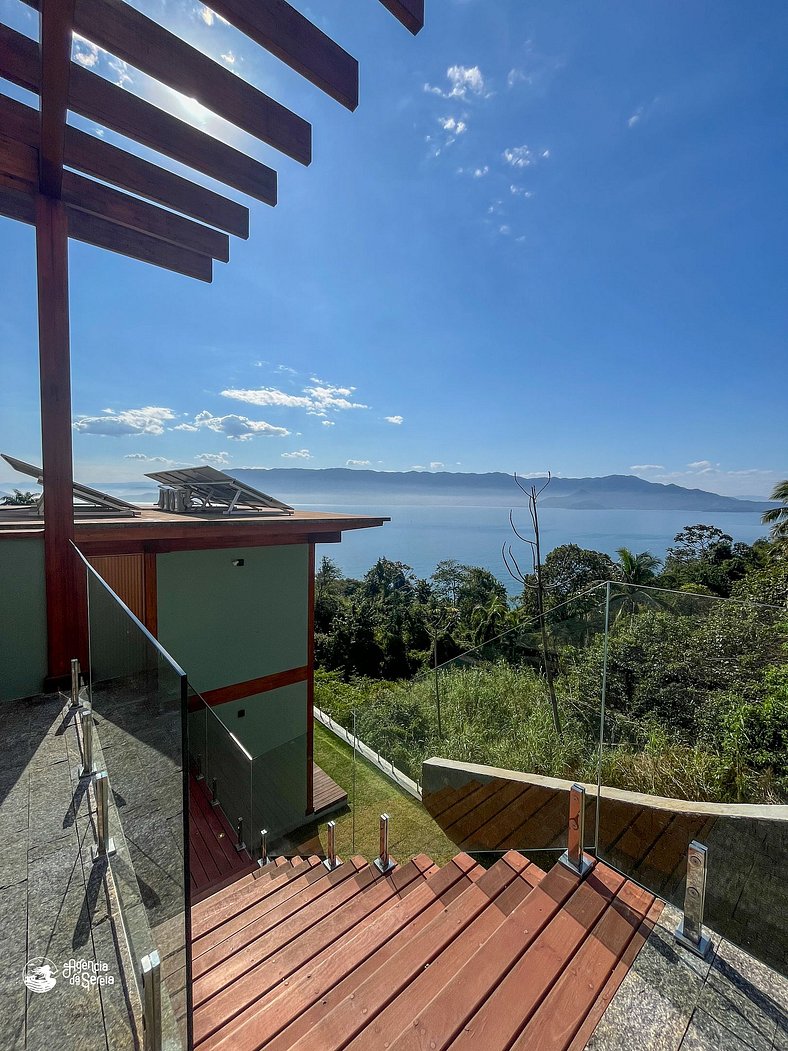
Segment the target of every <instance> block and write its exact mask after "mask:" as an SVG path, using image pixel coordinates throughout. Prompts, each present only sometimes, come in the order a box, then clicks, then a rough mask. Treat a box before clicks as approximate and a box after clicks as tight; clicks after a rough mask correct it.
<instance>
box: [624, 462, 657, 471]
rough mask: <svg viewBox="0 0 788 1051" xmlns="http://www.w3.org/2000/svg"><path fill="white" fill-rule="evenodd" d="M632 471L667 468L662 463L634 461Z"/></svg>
mask: <svg viewBox="0 0 788 1051" xmlns="http://www.w3.org/2000/svg"><path fill="white" fill-rule="evenodd" d="M629 469H630V471H635V472H637V471H664V470H665V468H664V466H663V465H662V464H661V463H633V464H632V466H631V467H630V468H629Z"/></svg>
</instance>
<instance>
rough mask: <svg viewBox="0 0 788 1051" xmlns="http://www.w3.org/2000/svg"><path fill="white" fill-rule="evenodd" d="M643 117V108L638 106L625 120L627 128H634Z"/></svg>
mask: <svg viewBox="0 0 788 1051" xmlns="http://www.w3.org/2000/svg"><path fill="white" fill-rule="evenodd" d="M642 116H643V107H642V106H640V107H639V108H638V109H637V110H635V112H634V113H633V114H632V116H631V117H630V118H629V119H628V120H627V127H628V128H634V127H635V125H636V124H638V123H640V118H641V117H642Z"/></svg>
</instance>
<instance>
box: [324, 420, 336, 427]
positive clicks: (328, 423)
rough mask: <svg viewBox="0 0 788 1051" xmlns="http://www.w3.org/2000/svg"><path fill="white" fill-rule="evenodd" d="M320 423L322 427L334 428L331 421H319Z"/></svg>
mask: <svg viewBox="0 0 788 1051" xmlns="http://www.w3.org/2000/svg"><path fill="white" fill-rule="evenodd" d="M321 423H322V424H323V426H324V427H335V426H336V424H335V423H334V421H333V420H321Z"/></svg>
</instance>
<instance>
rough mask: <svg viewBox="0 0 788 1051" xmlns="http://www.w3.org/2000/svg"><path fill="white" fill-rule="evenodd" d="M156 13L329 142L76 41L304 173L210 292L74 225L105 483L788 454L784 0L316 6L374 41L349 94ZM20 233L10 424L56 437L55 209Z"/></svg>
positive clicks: (760, 472)
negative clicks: (224, 115)
mask: <svg viewBox="0 0 788 1051" xmlns="http://www.w3.org/2000/svg"><path fill="white" fill-rule="evenodd" d="M137 6H140V7H141V8H142V9H143V10H145V11H146V12H147V13H149V14H151V15H152V16H153V17H156V18H157V19H159V20H160V21H162V22H163V23H165V24H166V25H168V26H170V27H172V28H175V29H177V30H178V31H180V32H182V33H183V34H184V35H186V36H188V38H189V39H190V40H191V41H192V42H193V43H194V44H196V45H197V46H198V47H200V48H201V49H202V50H204V51H206V52H207V53H209V54H211V55H212V56H214V57H216V58H218V59H219V60H220V61H224V62H225V63H227V64H228V65H230V66H231V67H232V68H233V69H235V70H236V71H238V72H239V73H240V74H241V75H243V76H244V77H245V78H246V79H247V80H250V81H251V82H253V83H255V84H257V85H258V86H259V87H261V88H262V89H263V90H265V91H266V92H267V93H268V94H270V95H272V96H274V97H275V98H277V99H279V100H280V101H282V102H284V103H285V104H286V105H288V106H289V107H290V108H291V109H293V110H295V111H296V112H298V113H300V114H301V115H302V116H304V117H305V118H306V119H308V120H310V121H311V122H312V123H313V125H314V160H313V163H312V165H311V166H310V167H309V168H303V167H301V166H300V165H298V164H296V163H295V162H292V161H290V160H289V159H287V158H284V157H280V156H279V155H278V154H276V153H274V151H272V150H270V149H268V148H267V147H265V146H264V145H262V144H260V143H257V142H255V141H254V140H252V139H250V138H249V137H248V136H246V135H245V134H244V133H242V132H240V131H238V130H237V129H234V128H232V127H231V126H230V125H227V124H225V123H224V122H222V121H220V120H218V119H216V118H213V117H208V118H206V115H205V113H204V111H201V110H200V107H198V106H195V105H194V104H193V103H191V102H190V101H189V100H184V99H179V98H177V97H175V96H174V95H172V94H171V93H169V92H161V91H158V90H157V91H154V90H153V88H152V84H151V82H150V81H148V80H147V78H145V77H144V76H143V75H142V74H140V73H139V72H138V71H136V70H134V69H132V68H130V67H124V66H123V64H122V63H119V62H117V61H116V60H114V59H111V57H109V56H106V55H104V54H101V53H98V52H97V51H96V49H95V48H93V47H91V46H90V45H89V44H85V43H82V44H79V45H78V48H77V53H78V57H79V58H80V60H81V61H83V62H84V63H85V64H86V65H88V66H89V67H90V68H93V69H94V70H95V71H97V72H100V73H101V74H102V75H105V76H108V77H111V78H112V79H114V80H116V81H118V82H122V83H124V84H126V85H127V86H129V87H131V88H133V90H135V91H138V92H139V93H141V94H143V95H145V96H146V97H149V98H151V99H153V100H155V101H156V102H157V103H158V104H160V105H163V106H165V107H166V108H168V109H170V110H171V111H172V112H174V113H176V114H177V115H179V116H182V117H183V118H184V119H189V120H191V121H193V122H194V123H196V124H198V126H201V127H204V128H205V129H206V130H208V131H211V132H212V133H214V134H217V135H219V136H220V137H222V138H225V139H226V140H227V141H229V142H231V143H233V144H235V145H240V146H243V147H244V148H245V149H248V150H250V151H251V152H253V153H254V155H256V156H258V157H259V158H260V159H262V160H264V161H266V162H267V163H270V164H272V166H274V167H276V168H277V169H278V171H279V173H280V181H279V199H280V203H279V205H278V206H277V207H276V208H275V209H271V208H268V207H266V206H265V205H262V204H259V203H257V202H251V212H252V234H251V238H250V240H249V241H247V242H242V241H238V240H234V242H233V244H232V247H231V261H230V263H229V265H222V264H216V266H215V276H214V282H213V284H212V285H210V286H209V285H204V284H201V283H198V282H193V281H190V280H189V279H187V278H182V277H179V276H177V275H172V274H168V273H166V272H164V271H162V270H159V269H157V268H154V267H149V266H146V265H144V264H142V263H138V262H135V261H132V260H127V259H123V258H121V257H118V256H114V255H112V254H110V253H106V252H101V251H100V250H99V249H95V248H91V247H87V246H83V245H79V244H72V247H71V262H72V277H71V297H72V318H71V322H72V358H73V404H74V413H75V431H74V456H75V467H76V473H77V476H78V477H79V478H81V479H83V480H85V481H88V482H90V481H112V480H118V481H120V480H129V481H130V480H133V479H137V478H141V476H142V474H143V472H144V471H146V470H156V469H161V467H162V466H164V465H165V464H166V463H178V464H191V463H199V462H210V463H215V464H217V465H222V464H225V465H226V466H227V469H229V470H232V468H233V467H283V466H302V467H332V466H345V465H350V466H367V465H368V466H371V467H373V468H375V469H380V470H407V469H410V468H413V467H420V468H425V469H435V470H441V469H446V470H457V471H487V470H507V471H510V470H518V471H520V472H523V473H528V472H541V471H543V470H546V469H548V468H549V469H551V470H552V471H553V472H554V473H559V474H563V475H572V476H577V475H598V474H608V473H614V472H615V473H627V472H630V471H633V472H634V473H638V474H641V475H642V476H643V477H647V478H651V479H655V480H660V481H676V482H678V483H679V484H683V485H690V486H696V487H700V488H705V489H710V490H714V491H717V492H722V493H728V494H731V495H758V494H766V493H768V491H769V490H770V488H771V486H772V485H773V484H774V481H775V480H777V479H778V478H783V477H785V476H786V474H788V463H786V451H787V450H788V443H786V440H785V430H786V427H785V413H786V404H785V390H786V387H787V386H788V363H787V362H788V354H786V335H787V334H788V302H787V301H786V296H785V287H786V254H785V246H786V244H788V208H786V203H785V200H786V197H785V187H786V185H787V184H788V178H787V172H786V168H787V167H788V166H787V165H786V161H787V160H788V122H787V121H786V101H785V100H786V99H787V98H788V62H786V41H787V40H788V7H786V6H785V5H783V4H779V3H769V4H764V5H759V6H758V15H757V18H755V17H753V15H752V9H751V8H750V6H749V5H746V4H741V3H740V2H735V3H734V2H726V0H721V2H718V3H715V4H714V5H711V4H701V3H691V4H665V3H664V2H642V3H638V4H628V3H624V2H618V3H611V2H598V3H594V4H587V5H581V4H569V3H563V2H556V0H542V2H535V3H528V4H526V3H523V2H522V0H427V8H428V12H427V26H426V27H425V29H424V31H423V32H422V33H421V34H420V35H419V36H418V37H416V38H415V39H414V38H412V37H411V36H410V35H409V34H408V33H407V32H406V31H405V30H403V29H402V28H401V27H400V26H399V25H398V24H397V23H396V22H395V21H394V19H393V18H391V16H390V15H389V14H388V13H387V12H386V11H385V10H384V9H383V7H382V6H381V5H379V4H377V3H375V2H373V0H342V2H341V3H340V4H337V3H336V0H313V2H311V3H310V4H309V5H307V4H305V3H300V2H298V3H296V6H298V7H299V8H300V9H301V10H303V11H304V12H305V13H307V14H308V15H309V16H310V17H311V18H313V19H314V20H315V21H317V22H318V24H320V25H321V27H322V28H324V29H325V30H326V32H328V33H329V34H330V35H332V36H333V37H334V38H335V39H337V40H338V41H339V42H340V43H341V44H342V45H343V46H344V47H346V48H347V50H349V51H350V52H351V53H352V54H354V55H356V56H357V57H358V58H359V60H360V63H361V104H360V106H359V109H358V110H357V111H356V113H355V114H351V113H348V112H347V111H346V110H344V109H343V108H342V107H341V106H339V105H338V104H337V103H335V102H334V101H333V100H331V99H329V98H328V97H326V96H323V95H322V94H321V92H320V91H318V90H317V89H316V88H314V87H312V86H311V85H309V84H307V83H306V82H304V81H302V80H301V78H299V77H298V76H297V75H296V74H294V73H293V72H292V71H290V70H289V69H287V68H286V67H285V66H284V65H283V64H282V63H280V62H278V61H277V60H276V59H274V58H273V57H271V56H267V55H264V54H263V53H262V52H260V51H259V49H257V48H255V47H254V46H253V45H251V44H250V43H249V42H247V41H246V40H245V38H244V37H242V36H241V35H240V34H238V33H237V32H236V31H235V30H233V29H232V28H231V27H229V26H227V25H224V24H222V23H221V21H220V20H218V19H216V18H214V17H212V16H211V14H210V12H209V11H208V9H206V8H204V7H202V5H200V4H197V3H191V2H190V3H186V2H181V3H175V2H168V3H166V4H165V3H162V2H159V0H150V2H147V3H138V4H137ZM0 18H2V20H3V21H5V22H7V23H9V24H11V25H13V26H14V27H15V28H18V29H20V30H22V31H24V32H27V33H28V34H29V35H31V36H34V35H36V25H37V23H36V18H37V16H36V15H35V14H34V13H33V12H31V11H30V10H29V9H27V8H25V7H24V5H22V4H21V3H19V2H18V0H0ZM0 87H2V89H3V90H4V91H6V92H7V93H8V94H12V95H14V96H15V97H17V98H21V99H23V100H25V101H31V99H30V97H29V96H26V95H25V93H23V92H19V91H17V90H15V89H13V88H11V87H10V86H8V85H7V84H6V83H5V82H0ZM70 119H71V120H72V122H73V123H75V124H78V125H80V126H82V127H85V128H87V129H88V130H91V131H94V130H96V129H95V126H94V125H92V124H89V123H87V122H84V121H81V120H80V119H79V118H77V117H75V116H73V115H72V117H71V118H70ZM102 131H103V129H102ZM103 133H104V135H105V137H106V138H107V140H108V141H114V142H117V143H119V144H121V145H124V146H128V143H126V142H124V141H123V140H122V139H120V138H118V137H116V136H114V135H113V134H112V133H110V132H108V131H103ZM138 152H142V153H143V154H144V155H146V156H152V155H151V154H145V153H144V151H138ZM170 166H171V167H173V168H174V169H175V170H181V171H182V170H183V169H180V168H179V167H178V166H177V165H173V164H171V165H170ZM198 181H202V182H205V184H206V185H212V184H211V182H210V180H207V179H202V178H200V177H198ZM0 245H1V246H2V251H0V288H2V301H3V309H2V312H1V313H0V346H2V359H1V360H0V449H2V450H3V451H6V452H10V453H13V454H15V455H18V456H21V457H22V458H26V459H31V460H38V459H39V458H40V438H39V424H38V378H37V362H36V353H37V349H36V347H37V335H36V314H35V271H34V247H35V246H34V238H33V232H32V230H31V229H30V228H28V227H24V226H22V225H20V224H16V223H12V222H11V221H9V220H5V219H0ZM11 480H13V481H19V479H18V478H16V479H14V478H12V474H11V473H10V472H9V471H8V470H7V469H5V468H0V481H4V482H8V481H11Z"/></svg>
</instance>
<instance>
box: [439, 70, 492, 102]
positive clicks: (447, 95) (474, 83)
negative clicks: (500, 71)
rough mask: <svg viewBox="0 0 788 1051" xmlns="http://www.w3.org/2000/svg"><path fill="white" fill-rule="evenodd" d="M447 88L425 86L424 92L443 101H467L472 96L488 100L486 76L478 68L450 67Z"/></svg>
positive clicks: (447, 72)
mask: <svg viewBox="0 0 788 1051" xmlns="http://www.w3.org/2000/svg"><path fill="white" fill-rule="evenodd" d="M446 79H447V80H448V82H449V83H448V86H447V87H446V88H439V87H435V86H433V85H432V84H425V85H424V90H425V91H427V92H429V93H430V94H432V95H439V96H440V97H441V98H442V99H467V98H469V97H471V96H476V97H477V98H488V97H489V94H488V93H487V91H486V86H485V81H484V76H483V74H482V71H481V70H480V69H479V67H478V66H449V68H448V69H447V70H446Z"/></svg>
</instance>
